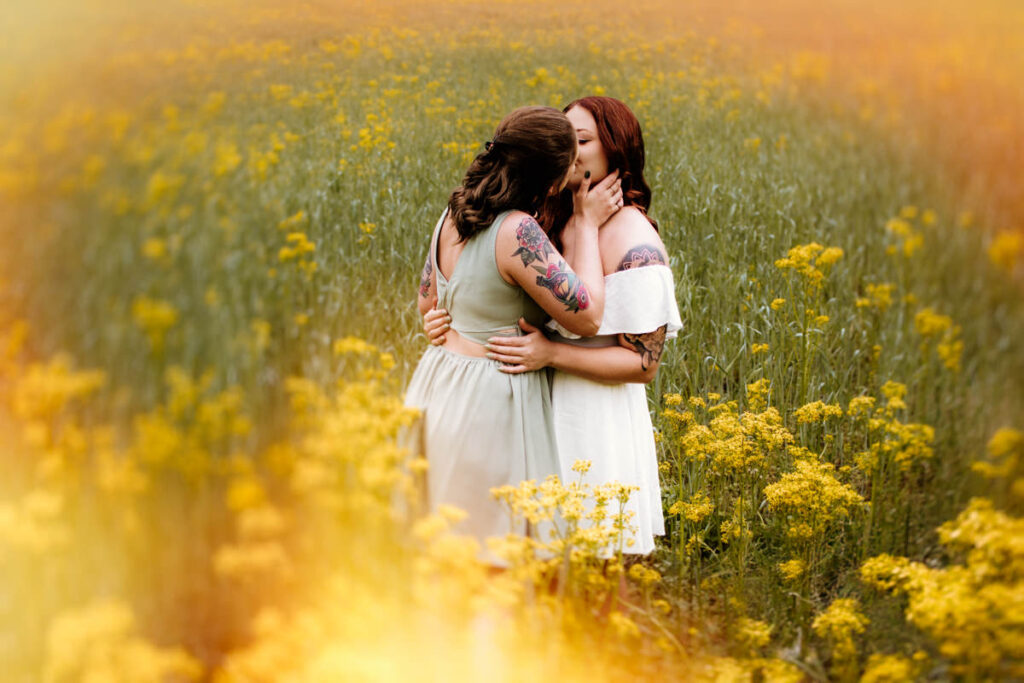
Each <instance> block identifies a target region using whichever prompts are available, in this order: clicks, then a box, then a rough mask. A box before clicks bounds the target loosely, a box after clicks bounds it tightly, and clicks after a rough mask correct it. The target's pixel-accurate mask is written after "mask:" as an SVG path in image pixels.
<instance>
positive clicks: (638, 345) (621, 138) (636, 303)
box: [425, 97, 681, 554]
mask: <svg viewBox="0 0 1024 683" xmlns="http://www.w3.org/2000/svg"><path fill="white" fill-rule="evenodd" d="M565 112H566V115H567V117H568V118H569V120H570V121H571V122H572V124H573V128H574V129H575V131H576V134H577V138H578V143H579V156H578V158H577V161H576V164H575V167H574V169H573V172H572V174H571V175H570V177H569V180H568V183H567V189H566V190H565V191H563V192H562V193H560V194H559V195H558V196H556V197H552V198H550V199H549V201H548V202H547V203H546V205H545V207H544V211H543V212H542V214H541V222H542V223H544V224H545V226H546V227H547V228H548V236H549V238H550V239H551V241H552V243H553V244H555V245H556V246H558V247H559V248H562V249H563V252H564V253H566V254H573V252H574V251H575V250H576V249H578V248H580V247H584V248H586V247H587V245H585V244H583V243H581V242H580V241H579V240H580V235H581V233H579V231H578V229H577V220H578V218H577V215H576V214H574V213H573V209H574V206H575V201H576V197H575V195H573V194H572V191H573V190H574V189H576V188H578V187H580V184H581V183H582V182H583V181H584V176H585V175H586V174H588V173H589V174H590V176H589V177H590V179H591V180H593V181H594V182H599V181H601V179H602V178H605V177H607V176H608V175H609V173H614V172H616V171H617V172H618V173H619V179H620V181H621V187H622V194H623V199H624V204H625V206H624V208H622V209H621V210H619V211H617V212H616V213H615V214H614V215H613V216H612V217H611V218H610V219H609V220H608V221H607V222H606V223H605V224H604V225H603V226H602V227H601V230H600V237H599V249H600V252H601V261H602V273H603V274H604V290H605V311H604V318H603V321H602V323H601V326H600V329H599V330H598V331H597V334H596V335H594V336H590V337H588V336H587V335H586V334H581V333H580V332H578V331H576V330H572V329H569V328H567V327H566V326H565V325H564V324H562V322H561V321H560V320H558V319H554V320H551V321H550V322H548V323H547V328H548V330H549V333H550V338H548V337H546V336H545V335H544V334H542V333H541V332H540V330H539V329H538V328H539V327H541V326H540V325H538V324H537V323H536V322H534V321H528V320H523V321H521V322H520V327H521V328H522V330H523V331H524V332H526V333H527V334H525V335H522V336H494V337H491V338H490V339H489V340H488V345H487V349H488V353H489V356H488V357H490V358H493V359H494V360H498V361H501V362H502V363H504V364H505V365H503V366H502V367H501V370H502V372H505V373H508V374H513V375H514V374H518V373H524V372H533V371H535V370H537V369H538V368H542V367H551V368H554V369H555V372H554V373H553V377H552V399H551V402H552V409H553V412H554V425H555V432H556V438H557V442H558V457H559V461H560V470H561V475H562V478H563V480H569V479H574V478H576V477H577V476H578V475H577V474H576V473H574V472H572V471H571V468H572V465H573V463H574V462H575V461H576V460H577V459H580V460H588V461H590V462H591V467H590V470H589V471H588V472H587V473H586V475H585V476H584V481H585V482H586V483H589V484H592V485H594V484H600V483H604V482H610V481H618V482H619V483H622V484H627V485H634V486H637V487H638V491H637V492H636V493H634V494H633V495H632V496H631V497H630V500H629V502H628V503H627V505H626V511H627V513H628V514H630V516H631V520H630V524H631V525H632V526H633V527H634V528H635V532H631V533H626V534H625V538H624V540H625V546H626V547H625V548H623V550H624V552H626V553H634V554H647V553H650V552H651V551H652V550H653V549H654V536H656V535H662V534H664V533H665V526H664V518H663V515H662V506H661V488H660V486H659V481H658V462H657V451H656V449H655V444H654V435H653V428H652V424H651V418H650V413H649V412H648V409H647V396H646V391H645V389H644V384H646V383H647V382H650V381H651V380H652V379H653V378H654V375H655V373H656V372H657V369H658V365H659V363H660V359H661V353H662V350H663V348H664V344H665V341H666V339H671V338H673V337H675V336H676V333H677V332H678V330H679V329H680V327H681V322H680V319H679V310H678V307H677V305H676V301H675V285H674V283H673V278H672V271H671V269H670V268H669V266H668V258H667V255H666V250H665V246H664V244H662V241H661V238H660V237H659V235H658V229H657V224H656V223H655V222H654V220H652V219H651V218H650V217H649V216H648V215H647V211H648V209H649V208H650V205H651V190H650V188H649V187H648V186H647V182H646V181H645V180H644V175H643V171H644V164H645V152H644V142H643V135H642V133H641V130H640V124H639V122H638V121H637V119H636V117H635V116H634V115H633V112H632V111H630V110H629V108H628V107H627V106H626V105H625V104H623V103H622V102H620V101H619V100H617V99H614V98H611V97H584V98H582V99H579V100H576V101H575V102H572V103H571V104H569V105H568V106H567V107H566V108H565ZM443 315H444V312H443V311H440V312H434V313H430V314H428V315H427V316H425V320H426V324H425V330H426V331H427V335H428V337H430V338H432V339H434V340H435V341H439V342H441V343H445V344H446V343H447V341H446V340H445V337H447V334H444V335H443V336H441V335H440V334H439V333H441V332H443V331H444V328H443V325H444V318H443ZM614 550H615V549H613V548H608V549H606V553H607V554H610V553H611V552H613V551H614Z"/></svg>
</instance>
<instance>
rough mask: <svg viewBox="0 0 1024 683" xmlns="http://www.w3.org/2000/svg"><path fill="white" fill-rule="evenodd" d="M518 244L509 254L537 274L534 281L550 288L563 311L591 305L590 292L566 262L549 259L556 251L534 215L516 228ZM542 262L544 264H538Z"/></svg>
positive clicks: (574, 310)
mask: <svg viewBox="0 0 1024 683" xmlns="http://www.w3.org/2000/svg"><path fill="white" fill-rule="evenodd" d="M516 240H517V241H518V243H519V247H518V248H517V249H516V250H515V251H514V252H513V253H512V255H513V256H518V257H519V258H520V259H522V261H523V265H524V266H530V267H531V268H533V269H534V270H535V271H537V272H538V273H540V275H538V276H537V284H538V285H539V286H541V287H543V288H545V289H547V290H550V291H551V293H552V294H553V295H554V297H555V299H557V300H558V301H560V302H562V303H563V304H565V310H567V311H572V312H573V313H576V312H578V311H581V310H583V309H585V308H587V307H588V306H589V305H590V295H589V293H588V292H587V288H586V287H585V286H584V285H583V281H582V280H581V279H580V278H579V276H577V275H576V273H574V272H572V271H571V270H570V269H569V268H568V266H566V265H565V261H563V260H562V259H558V261H557V262H549V261H548V256H550V255H552V254H555V253H556V252H555V248H554V247H553V246H551V242H550V241H549V240H548V236H547V235H545V234H544V231H543V230H541V228H540V225H538V224H537V221H535V220H534V219H533V218H530V217H527V218H524V219H523V221H522V222H521V223H520V224H519V227H518V228H516ZM540 264H544V265H540Z"/></svg>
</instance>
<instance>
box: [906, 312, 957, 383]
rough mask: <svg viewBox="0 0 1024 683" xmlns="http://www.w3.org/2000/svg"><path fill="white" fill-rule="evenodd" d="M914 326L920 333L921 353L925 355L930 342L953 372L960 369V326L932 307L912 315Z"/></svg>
mask: <svg viewBox="0 0 1024 683" xmlns="http://www.w3.org/2000/svg"><path fill="white" fill-rule="evenodd" d="M914 328H915V329H916V330H917V333H918V334H920V335H921V353H922V354H923V355H924V356H925V357H927V356H928V351H929V348H930V346H931V343H932V342H933V340H934V342H935V351H936V353H937V354H938V356H939V358H940V359H941V360H942V364H943V365H944V366H945V367H946V368H947V369H949V370H952V371H953V372H959V371H960V357H961V356H962V355H963V351H964V343H963V341H962V340H961V339H960V326H959V325H954V324H953V319H952V318H950V317H949V316H948V315H941V314H939V313H936V312H935V311H934V309H932V308H923V309H921V310H920V311H918V312H917V313H916V314H915V315H914Z"/></svg>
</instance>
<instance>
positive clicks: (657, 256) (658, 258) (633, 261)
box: [618, 244, 667, 270]
mask: <svg viewBox="0 0 1024 683" xmlns="http://www.w3.org/2000/svg"><path fill="white" fill-rule="evenodd" d="M655 265H662V266H664V265H667V264H666V262H665V256H664V255H663V254H662V253H661V249H658V247H656V246H654V245H653V244H641V245H639V246H636V247H633V248H632V249H630V250H629V251H627V252H626V255H625V256H623V257H622V261H620V262H619V267H618V270H629V269H630V268H642V267H643V266H655Z"/></svg>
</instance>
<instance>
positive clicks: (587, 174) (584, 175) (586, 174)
mask: <svg viewBox="0 0 1024 683" xmlns="http://www.w3.org/2000/svg"><path fill="white" fill-rule="evenodd" d="M583 177H584V178H586V179H588V180H589V179H590V171H584V172H583Z"/></svg>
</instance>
